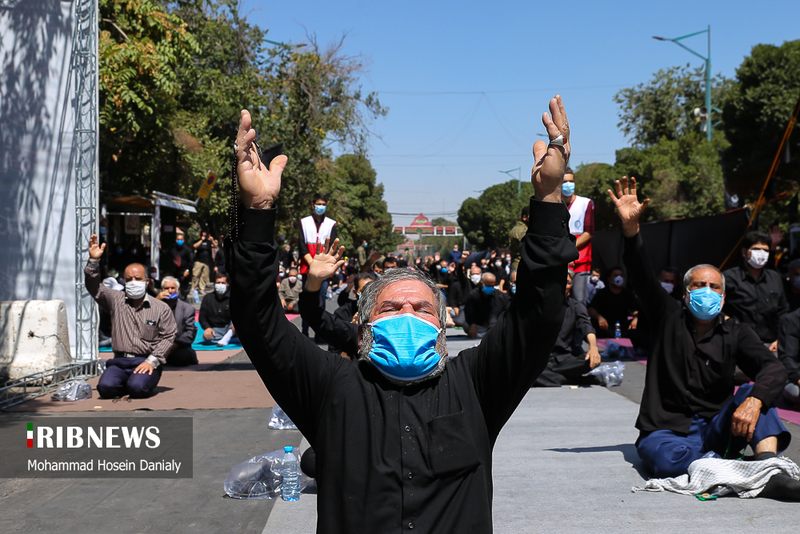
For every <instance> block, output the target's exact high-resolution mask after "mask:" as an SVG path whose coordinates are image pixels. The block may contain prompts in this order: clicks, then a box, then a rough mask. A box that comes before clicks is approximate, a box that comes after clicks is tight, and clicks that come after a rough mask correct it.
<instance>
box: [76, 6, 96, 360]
mask: <svg viewBox="0 0 800 534" xmlns="http://www.w3.org/2000/svg"><path fill="white" fill-rule="evenodd" d="M97 12H98V6H97V0H75V34H74V35H73V48H72V72H73V74H74V76H75V136H74V138H73V149H74V154H75V168H74V172H75V178H76V180H75V218H76V225H75V227H76V230H75V231H76V236H75V238H76V241H75V302H76V309H75V330H76V339H75V354H74V355H73V360H96V359H97V323H98V316H97V308H96V305H95V302H94V299H93V298H92V297H91V295H89V292H88V291H87V290H86V286H85V285H84V277H83V268H84V266H85V265H86V262H87V260H88V259H89V251H88V248H87V247H88V243H89V237H90V236H91V235H92V234H96V233H97V206H98V204H99V188H98V184H97V164H98V154H97V145H98V138H97V136H98V96H97V91H98V87H97V86H98V65H97V58H98V43H97V32H98V21H97Z"/></svg>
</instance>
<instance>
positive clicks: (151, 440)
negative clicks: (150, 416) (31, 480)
mask: <svg viewBox="0 0 800 534" xmlns="http://www.w3.org/2000/svg"><path fill="white" fill-rule="evenodd" d="M27 425H28V427H27V430H26V434H25V438H26V442H27V448H29V449H33V448H36V449H63V448H67V449H80V448H83V447H86V448H92V447H94V448H95V449H120V448H126V449H139V448H141V447H142V446H145V447H147V448H149V449H156V448H158V447H159V446H160V445H161V438H160V436H159V434H160V429H159V428H158V427H157V426H154V425H150V426H147V427H145V426H105V427H103V426H100V427H96V426H89V427H88V428H87V429H86V432H85V433H84V428H83V427H80V426H61V425H59V426H45V425H38V426H37V427H36V431H35V434H36V437H35V439H36V441H35V445H34V425H33V423H28V424H27Z"/></svg>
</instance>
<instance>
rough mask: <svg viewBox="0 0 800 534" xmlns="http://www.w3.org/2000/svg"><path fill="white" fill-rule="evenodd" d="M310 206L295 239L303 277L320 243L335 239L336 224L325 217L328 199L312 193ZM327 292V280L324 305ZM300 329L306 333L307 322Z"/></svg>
mask: <svg viewBox="0 0 800 534" xmlns="http://www.w3.org/2000/svg"><path fill="white" fill-rule="evenodd" d="M311 208H312V209H313V210H314V211H313V213H311V215H309V216H308V217H304V218H302V219H300V236H299V239H298V241H297V248H298V249H299V251H300V274H301V275H302V277H303V278H305V276H306V273H307V272H308V266H309V265H311V260H312V259H313V258H314V256H315V255H316V254H317V253H318V252H319V251H320V250H322V244H323V243H325V240H326V239H330V240H331V243H333V241H335V240H336V233H337V227H338V224H337V223H336V221H334V220H333V219H331V218H330V217H326V216H325V213H326V212H327V211H328V200H327V199H326V198H325V195H323V194H321V193H316V194H314V198H313V199H312V200H311ZM327 293H328V280H325V281H324V282H323V283H322V289H321V290H320V293H319V295H320V297H319V298H320V302H321V303H322V304H323V305H324V303H325V296H326V295H327ZM302 329H303V333H304V334H305V335H308V324H307V323H306V322H305V321H303V322H302Z"/></svg>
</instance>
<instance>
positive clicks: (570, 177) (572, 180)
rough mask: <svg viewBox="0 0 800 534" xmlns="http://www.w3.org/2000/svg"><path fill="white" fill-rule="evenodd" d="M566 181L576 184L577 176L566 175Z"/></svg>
mask: <svg viewBox="0 0 800 534" xmlns="http://www.w3.org/2000/svg"><path fill="white" fill-rule="evenodd" d="M564 181H565V182H574V181H575V176H574V175H572V174H565V175H564Z"/></svg>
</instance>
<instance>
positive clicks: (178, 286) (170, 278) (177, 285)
mask: <svg viewBox="0 0 800 534" xmlns="http://www.w3.org/2000/svg"><path fill="white" fill-rule="evenodd" d="M167 282H175V288H176V289H177V290H178V291H180V290H181V283H180V282H178V279H177V278H175V277H174V276H165V277H164V278H162V279H161V289H164V284H166V283H167Z"/></svg>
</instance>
